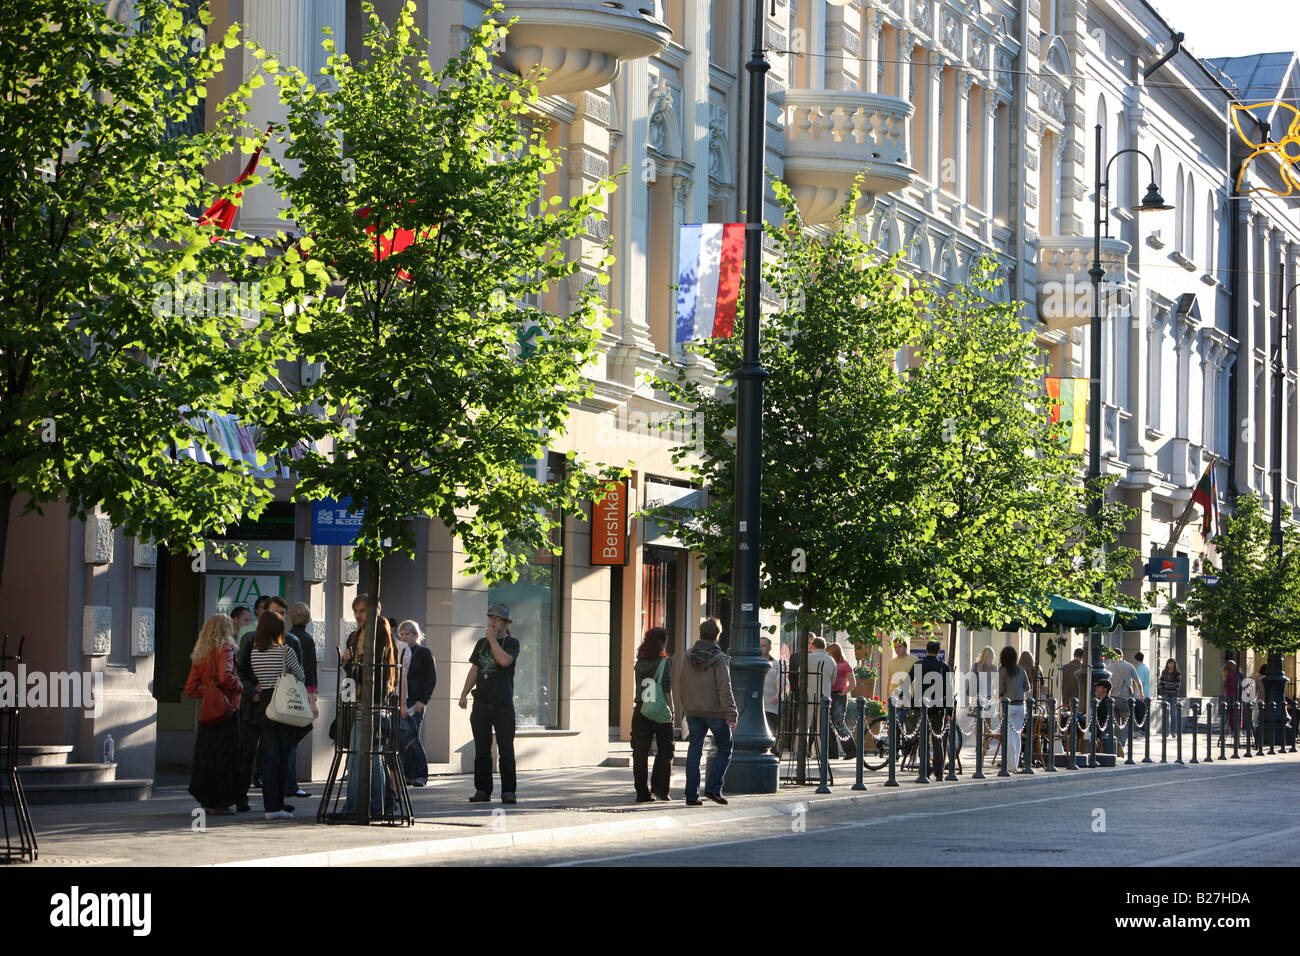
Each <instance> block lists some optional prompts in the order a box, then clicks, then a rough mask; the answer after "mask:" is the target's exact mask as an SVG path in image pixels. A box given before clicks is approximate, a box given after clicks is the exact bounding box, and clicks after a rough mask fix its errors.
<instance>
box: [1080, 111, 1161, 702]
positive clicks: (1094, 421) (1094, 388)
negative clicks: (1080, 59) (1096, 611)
mask: <svg viewBox="0 0 1300 956" xmlns="http://www.w3.org/2000/svg"><path fill="white" fill-rule="evenodd" d="M1125 153H1137V154H1138V155H1139V156H1141V157H1142V158H1143V159H1145V160H1146V161H1147V165H1148V166H1150V167H1151V184H1150V185H1149V186H1147V191H1146V195H1145V196H1143V197H1142V202H1141V204H1140V205H1139V206H1138V207H1137V209H1136V211H1137V212H1156V211H1159V210H1164V209H1173V208H1174V207H1173V206H1170V205H1169V204H1167V203H1166V202H1165V200H1164V197H1162V196H1161V195H1160V187H1159V186H1158V185H1157V183H1156V181H1155V178H1156V169H1155V163H1153V162H1152V161H1151V157H1150V156H1148V155H1147V154H1146V153H1144V152H1142V150H1140V149H1134V148H1132V147H1129V148H1127V149H1121V150H1120V151H1119V152H1117V153H1116V154H1115V155H1114V156H1111V157H1110V159H1108V160H1106V163H1105V166H1104V167H1103V165H1102V155H1101V124H1100V123H1098V124H1097V150H1096V157H1097V176H1096V184H1095V189H1094V191H1093V194H1092V206H1093V235H1092V268H1091V269H1089V270H1088V275H1089V276H1091V277H1092V348H1091V352H1090V354H1091V359H1090V361H1091V364H1092V370H1091V371H1092V374H1091V376H1090V379H1091V380H1090V382H1089V387H1088V431H1089V435H1090V437H1089V440H1088V483H1089V484H1090V485H1095V484H1096V483H1097V481H1098V479H1100V478H1101V280H1102V278H1103V277H1105V275H1106V270H1105V269H1104V268H1102V264H1101V237H1102V225H1103V224H1105V225H1106V227H1107V235H1108V236H1109V231H1110V230H1109V226H1110V199H1109V195H1110V164H1111V163H1113V162H1115V160H1117V159H1119V157H1121V156H1123V155H1124V154H1125ZM1101 506H1102V501H1101V498H1100V497H1096V498H1089V499H1088V517H1089V518H1091V519H1092V520H1093V521H1094V522H1097V523H1098V525H1100V521H1101ZM1091 644H1092V684H1093V686H1095V685H1096V683H1097V681H1098V680H1101V679H1102V678H1105V677H1107V676H1109V675H1108V672H1107V670H1106V668H1105V667H1104V666H1103V665H1102V662H1101V635H1100V634H1094V640H1092V641H1091ZM1089 697H1090V699H1091V698H1092V694H1091V693H1090V694H1089ZM1093 713H1094V715H1095V713H1096V711H1095V710H1094V711H1093Z"/></svg>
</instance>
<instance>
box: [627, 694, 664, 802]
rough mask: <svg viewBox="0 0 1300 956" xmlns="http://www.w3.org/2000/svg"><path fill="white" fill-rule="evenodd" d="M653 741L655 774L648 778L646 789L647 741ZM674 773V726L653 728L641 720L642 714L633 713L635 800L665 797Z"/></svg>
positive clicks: (653, 725) (653, 723)
mask: <svg viewBox="0 0 1300 956" xmlns="http://www.w3.org/2000/svg"><path fill="white" fill-rule="evenodd" d="M651 740H653V741H654V742H655V744H656V747H657V750H656V753H655V765H654V771H653V772H652V773H651V775H650V786H649V788H648V789H647V787H646V770H647V766H648V764H649V762H650V741H651ZM672 772H673V725H672V724H656V723H655V722H654V721H653V720H651V719H650V718H649V717H643V716H641V711H639V710H635V711H633V712H632V783H633V784H634V785H635V786H636V795H637V796H638V797H647V796H649V795H650V794H651V793H653V794H654V795H655V796H656V797H667V796H668V781H669V778H670V777H671V776H672Z"/></svg>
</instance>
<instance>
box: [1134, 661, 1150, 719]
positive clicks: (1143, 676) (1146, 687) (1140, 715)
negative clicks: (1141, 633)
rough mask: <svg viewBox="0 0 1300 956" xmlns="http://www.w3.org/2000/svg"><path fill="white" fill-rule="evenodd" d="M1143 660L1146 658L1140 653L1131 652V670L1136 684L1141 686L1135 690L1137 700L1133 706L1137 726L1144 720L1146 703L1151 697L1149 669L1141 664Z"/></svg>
mask: <svg viewBox="0 0 1300 956" xmlns="http://www.w3.org/2000/svg"><path fill="white" fill-rule="evenodd" d="M1145 660H1146V657H1145V655H1143V653H1142V652H1141V651H1134V652H1133V669H1134V670H1135V671H1137V675H1138V683H1139V684H1140V685H1141V686H1140V687H1139V688H1137V691H1138V699H1137V701H1136V702H1135V703H1134V705H1133V706H1134V707H1135V708H1136V711H1135V713H1134V714H1133V719H1134V720H1136V721H1137V722H1138V723H1139V724H1140V723H1142V722H1143V721H1144V720H1146V716H1147V706H1146V701H1147V698H1149V697H1150V696H1151V668H1149V667H1147V665H1146V664H1145V663H1143V662H1144V661H1145Z"/></svg>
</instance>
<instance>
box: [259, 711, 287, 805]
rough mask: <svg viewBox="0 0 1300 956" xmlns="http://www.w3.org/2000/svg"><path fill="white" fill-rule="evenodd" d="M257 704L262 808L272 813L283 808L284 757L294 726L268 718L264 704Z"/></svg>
mask: <svg viewBox="0 0 1300 956" xmlns="http://www.w3.org/2000/svg"><path fill="white" fill-rule="evenodd" d="M264 696H265V695H264ZM259 704H261V710H260V712H259V718H260V723H261V725H262V809H263V810H265V811H266V812H267V813H274V812H275V811H277V810H283V809H284V773H285V758H286V757H288V755H289V747H290V746H291V739H292V733H293V729H294V728H292V727H290V726H288V725H287V724H281V723H277V722H276V721H274V720H271V719H270V718H268V717H267V716H266V707H265V705H264V704H262V702H260V701H259Z"/></svg>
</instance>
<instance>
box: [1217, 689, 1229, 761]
mask: <svg viewBox="0 0 1300 956" xmlns="http://www.w3.org/2000/svg"><path fill="white" fill-rule="evenodd" d="M1227 729H1228V706H1227V701H1226V700H1224V699H1223V698H1222V697H1220V698H1219V759H1220V760H1227V759H1228V757H1227V754H1226V753H1225V750H1226V749H1227V745H1228V741H1227V739H1226V738H1225V734H1226V732H1227Z"/></svg>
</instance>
